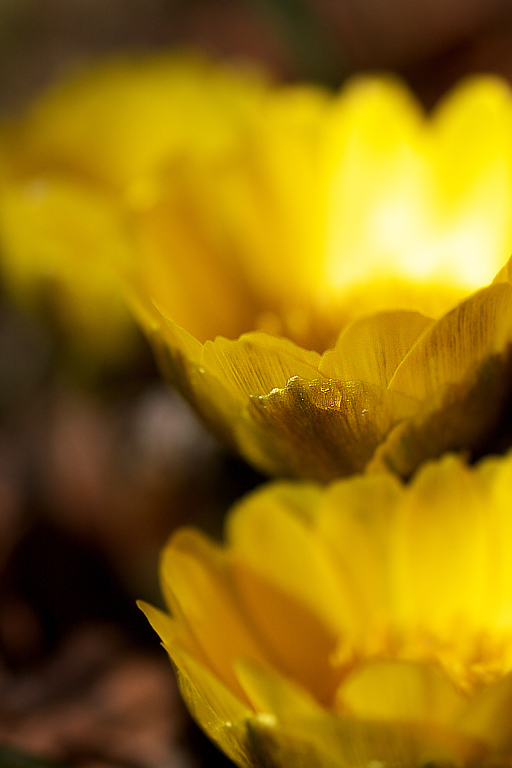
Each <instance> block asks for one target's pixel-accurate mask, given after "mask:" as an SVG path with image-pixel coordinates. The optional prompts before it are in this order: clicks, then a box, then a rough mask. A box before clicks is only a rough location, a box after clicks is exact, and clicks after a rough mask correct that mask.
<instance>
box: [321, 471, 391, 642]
mask: <svg viewBox="0 0 512 768" xmlns="http://www.w3.org/2000/svg"><path fill="white" fill-rule="evenodd" d="M402 494H403V487H402V486H401V485H400V483H399V482H398V480H397V479H396V478H395V477H394V476H393V475H391V474H375V475H370V476H361V477H357V476H356V477H353V478H351V479H350V480H345V481H340V482H337V483H336V484H333V485H332V486H331V487H330V488H329V491H328V492H327V493H325V494H324V496H323V498H322V502H321V504H320V505H319V513H318V515H317V520H316V529H317V531H318V536H319V538H320V539H321V542H322V544H323V547H324V548H325V553H326V555H327V557H328V558H329V561H330V562H331V564H332V567H333V568H335V569H336V573H337V574H338V590H339V593H340V596H339V597H338V601H337V602H339V601H341V600H343V601H345V603H347V604H348V605H349V606H350V609H351V610H350V613H349V614H348V615H349V616H350V621H348V622H345V627H344V629H343V630H342V631H341V637H342V638H343V639H346V640H348V641H352V642H355V643H356V644H357V642H359V640H360V637H361V636H362V635H363V634H365V633H366V634H368V633H369V634H371V633H372V632H374V631H375V628H381V627H382V625H383V624H385V623H386V621H387V617H388V616H389V613H390V612H391V611H392V607H393V597H394V584H393V582H392V579H391V573H390V562H389V559H390V546H391V538H392V536H393V531H394V521H395V516H396V514H397V509H398V504H399V502H400V500H401V498H402ZM335 604H337V603H335ZM345 614H346V611H345V613H344V614H343V615H344V616H345Z"/></svg>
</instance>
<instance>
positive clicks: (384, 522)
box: [141, 454, 512, 768]
mask: <svg viewBox="0 0 512 768" xmlns="http://www.w3.org/2000/svg"><path fill="white" fill-rule="evenodd" d="M511 506H512V454H509V455H508V457H506V458H505V459H497V458H492V459H486V460H485V461H483V462H482V463H481V464H479V465H477V466H476V467H473V468H468V467H467V466H465V465H464V464H463V463H462V461H461V460H460V459H459V458H456V457H454V456H446V457H444V458H443V459H442V460H441V461H439V462H436V463H428V464H426V465H425V466H424V467H422V468H421V469H420V471H419V472H418V474H417V475H416V477H415V479H414V480H413V482H412V484H411V485H410V486H406V485H403V484H402V483H401V482H400V481H399V480H397V479H395V478H394V476H393V475H392V474H390V473H386V472H383V473H374V474H370V475H368V474H367V475H364V476H357V477H352V478H349V479H344V480H338V481H336V482H335V483H333V484H331V485H330V486H327V487H321V486H318V485H316V484H314V483H311V482H310V483H307V482H296V483H295V484H294V483H292V482H284V481H279V482H274V483H271V484H269V485H268V486H267V487H264V488H263V489H260V490H258V491H256V492H254V493H253V494H251V495H250V496H249V497H247V498H246V499H245V500H243V501H242V502H240V503H239V504H238V505H237V506H236V507H235V509H234V510H233V511H232V512H231V515H230V517H229V518H228V522H227V534H226V538H227V543H226V544H225V545H224V546H221V545H218V544H216V543H214V542H213V541H211V540H209V539H208V538H206V537H205V536H204V535H202V534H201V533H200V532H198V531H196V530H194V529H182V530H180V531H178V532H177V533H176V534H175V535H174V536H173V538H172V540H171V541H170V543H169V545H168V546H167V548H166V549H165V551H164V554H163V559H162V567H161V577H162V587H163V591H164V594H165V598H166V602H167V604H168V606H169V609H170V611H171V613H172V617H171V616H169V615H167V614H165V613H163V612H161V611H159V610H157V609H156V608H153V607H151V606H149V605H142V606H141V607H142V608H143V610H144V611H145V613H146V615H147V617H148V619H149V620H150V622H151V624H152V625H153V627H154V629H155V630H156V631H157V633H158V634H159V635H160V637H161V638H162V641H163V644H164V646H165V648H166V650H167V651H168V652H169V654H170V656H171V659H172V661H173V663H174V665H175V667H176V670H177V677H178V683H179V685H180V689H181V692H182V695H183V697H184V699H185V701H186V703H187V706H188V708H189V709H190V711H191V713H192V714H193V716H194V717H195V718H196V719H197V721H198V722H199V723H200V724H201V726H202V727H203V728H204V730H205V731H206V733H207V734H208V735H209V736H210V737H211V738H212V739H213V740H214V741H215V742H216V743H217V744H218V745H219V746H220V747H221V749H223V750H224V751H225V752H226V754H227V755H229V757H230V758H231V759H233V760H234V762H235V763H236V764H237V765H239V766H244V768H246V767H249V766H259V767H261V768H264V767H265V766H272V768H280V767H281V766H282V767H283V768H285V767H286V768H288V766H301V767H304V768H309V767H310V766H316V767H318V768H324V767H327V766H328V767H329V768H335V767H336V768H337V767H339V766H351V768H367V767H368V766H382V765H386V766H388V765H389V766H394V767H395V768H413V766H425V765H436V766H437V765H443V766H459V767H460V768H462V766H476V765H478V766H498V765H499V766H504V765H510V762H511V760H512V730H511V727H510V707H511V702H512V560H511V558H510V552H511V549H512V516H511V514H510V510H511Z"/></svg>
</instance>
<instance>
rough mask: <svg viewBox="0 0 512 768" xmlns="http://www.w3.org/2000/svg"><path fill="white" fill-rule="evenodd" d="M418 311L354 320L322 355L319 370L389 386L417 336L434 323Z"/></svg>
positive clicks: (338, 377) (324, 372)
mask: <svg viewBox="0 0 512 768" xmlns="http://www.w3.org/2000/svg"><path fill="white" fill-rule="evenodd" d="M433 322H434V321H433V320H431V319H430V318H428V317H425V316H424V315H421V314H419V312H404V311H402V312H382V313H380V314H376V315H370V316H369V317H363V318H360V319H358V320H354V321H353V322H352V323H351V324H350V325H349V326H347V328H345V330H344V331H342V333H341V334H340V336H339V338H338V341H337V342H336V346H335V348H334V349H332V350H329V351H328V352H325V353H324V354H323V355H322V361H321V363H320V366H319V370H320V372H321V373H323V374H324V376H328V377H331V378H333V379H339V380H340V381H364V382H366V383H368V384H376V385H378V386H381V387H386V386H387V385H388V384H389V381H390V380H391V378H392V376H393V374H394V373H395V371H396V369H397V367H398V365H399V364H400V363H401V362H402V360H403V359H404V357H405V355H406V353H407V352H408V351H409V350H410V348H411V347H412V345H413V344H414V342H415V341H417V339H418V337H420V336H421V334H422V333H424V332H425V331H426V330H427V328H429V327H430V326H431V325H432V324H433Z"/></svg>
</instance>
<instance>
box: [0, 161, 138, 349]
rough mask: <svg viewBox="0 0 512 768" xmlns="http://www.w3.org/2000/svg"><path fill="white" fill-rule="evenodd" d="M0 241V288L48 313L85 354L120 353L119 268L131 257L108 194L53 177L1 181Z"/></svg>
mask: <svg viewBox="0 0 512 768" xmlns="http://www.w3.org/2000/svg"><path fill="white" fill-rule="evenodd" d="M0 242H1V245H2V261H1V270H2V274H3V277H4V281H5V284H6V288H7V291H8V292H9V293H10V294H11V295H14V296H15V297H16V299H17V300H18V301H20V303H22V304H25V305H28V306H29V307H32V308H34V307H35V308H36V309H37V308H38V304H41V303H42V304H43V306H44V307H45V309H46V311H48V308H49V309H50V312H51V313H52V316H53V317H55V318H57V319H58V320H59V321H60V322H61V325H62V327H63V328H64V329H66V332H67V333H68V335H69V336H70V337H71V338H73V337H77V338H78V340H79V344H82V345H85V346H86V349H87V354H92V355H93V356H94V357H97V356H98V355H99V354H103V355H105V356H107V357H110V358H112V357H115V356H116V355H117V356H119V357H122V356H123V354H125V353H126V352H127V351H128V349H129V347H130V344H131V343H132V342H133V336H132V334H133V329H132V322H131V319H130V318H129V316H128V312H127V310H126V307H125V302H124V297H123V291H122V286H121V285H120V282H119V270H120V269H121V268H124V267H125V266H127V264H128V263H129V262H130V260H131V258H132V255H133V254H132V249H131V244H130V243H129V240H128V238H127V237H126V233H125V230H124V225H123V221H122V215H121V211H120V209H119V206H118V204H117V203H116V201H115V200H113V199H112V198H111V197H110V196H109V195H108V194H104V193H99V192H96V191H93V190H91V189H90V188H87V186H85V185H80V184H76V183H74V182H72V181H70V180H69V179H65V178H61V177H57V176H53V177H49V176H46V177H41V178H34V179H32V180H31V181H25V182H21V183H18V182H16V183H15V182H9V183H6V184H5V185H2V186H1V188H0ZM84 354H85V353H84Z"/></svg>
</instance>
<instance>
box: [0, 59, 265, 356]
mask: <svg viewBox="0 0 512 768" xmlns="http://www.w3.org/2000/svg"><path fill="white" fill-rule="evenodd" d="M262 88H263V81H260V80H259V79H258V78H257V77H256V76H255V75H251V74H250V73H249V72H247V73H246V74H244V75H242V74H240V75H239V74H238V73H237V72H235V71H233V72H231V71H230V70H228V69H226V70H216V69H214V68H213V67H212V66H211V64H210V63H209V62H207V61H205V60H203V59H201V58H200V57H199V56H192V55H178V54H175V55H173V56H169V55H161V56H152V57H142V58H140V59H123V58H118V59H114V60H111V61H108V62H106V63H102V64H100V65H98V66H97V67H96V68H94V69H92V70H91V71H86V72H84V73H81V74H80V75H79V76H77V77H75V78H71V79H70V80H68V81H66V82H64V83H62V84H58V85H57V86H53V87H52V88H51V89H50V90H49V91H48V92H46V93H44V94H43V95H42V97H41V98H40V99H39V100H38V101H37V102H36V103H35V104H34V105H32V106H31V107H30V108H29V109H28V110H27V111H26V113H25V114H23V115H22V116H21V117H20V118H17V119H12V120H10V121H8V122H4V124H3V125H2V126H1V128H0V252H1V253H0V269H1V272H2V275H3V280H4V282H5V286H6V288H7V290H8V291H9V292H10V294H11V295H14V296H15V297H16V298H17V299H18V300H19V301H21V302H22V303H24V304H27V305H34V304H36V305H37V304H38V303H40V302H41V300H44V304H43V306H44V307H45V308H46V309H48V308H50V310H51V312H52V313H53V314H54V316H56V317H57V318H58V320H59V321H60V323H61V324H62V328H63V329H64V330H65V331H67V332H68V334H69V336H70V338H71V340H73V339H74V340H75V343H76V345H77V346H78V345H80V344H83V345H85V352H86V353H87V354H91V353H92V354H93V355H98V354H104V355H106V356H116V355H118V354H122V352H123V349H124V345H125V344H129V342H130V341H131V334H132V333H133V327H132V326H133V323H132V321H131V319H130V314H129V312H128V311H127V308H126V302H125V300H124V295H123V291H122V289H121V287H120V277H119V276H120V274H123V273H124V272H125V271H126V270H127V268H128V265H129V264H131V262H132V260H133V258H134V250H135V244H134V241H133V238H132V237H131V231H130V224H129V220H128V216H127V205H126V203H127V201H128V202H129V204H130V206H131V204H132V203H135V202H136V203H137V205H140V203H141V201H142V200H147V198H148V195H149V196H151V194H152V192H151V190H152V188H153V187H154V185H155V179H157V178H158V174H159V173H161V171H162V168H163V167H165V166H167V165H168V164H169V163H170V162H173V160H175V158H176V157H179V156H180V153H181V152H182V150H183V146H184V145H188V144H189V143H192V144H193V145H194V148H195V151H196V153H198V154H201V152H203V153H204V154H205V155H208V153H214V152H217V151H218V150H219V148H220V147H222V146H223V144H225V143H226V142H227V141H229V122H230V118H229V117H228V116H227V115H228V113H229V108H231V109H233V110H234V111H235V112H236V110H237V109H239V110H241V111H243V109H246V108H247V109H248V108H249V105H250V103H251V100H253V99H254V96H253V95H252V93H253V92H254V93H255V94H256V93H258V92H259V90H261V89H262ZM205 123H207V124H208V125H209V126H210V127H211V129H212V133H211V134H210V132H209V131H204V125H205Z"/></svg>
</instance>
